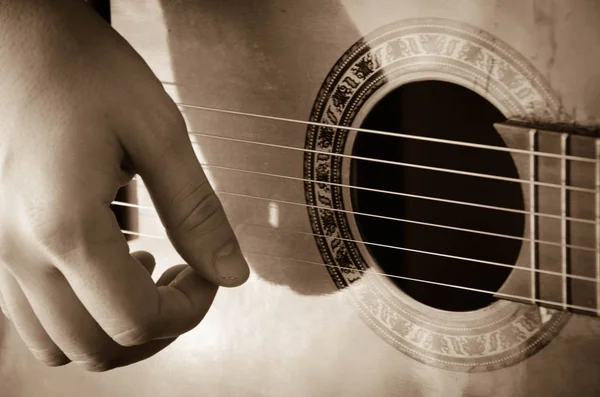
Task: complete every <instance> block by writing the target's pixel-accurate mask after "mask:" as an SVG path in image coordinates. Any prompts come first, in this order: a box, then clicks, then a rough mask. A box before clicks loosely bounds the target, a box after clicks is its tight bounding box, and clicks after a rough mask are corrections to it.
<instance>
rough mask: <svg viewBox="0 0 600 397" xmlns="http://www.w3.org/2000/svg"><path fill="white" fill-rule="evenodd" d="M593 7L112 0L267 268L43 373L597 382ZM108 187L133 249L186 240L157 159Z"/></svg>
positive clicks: (241, 233)
mask: <svg viewBox="0 0 600 397" xmlns="http://www.w3.org/2000/svg"><path fill="white" fill-rule="evenodd" d="M599 19H600V14H599V10H598V7H597V5H595V4H593V3H592V2H585V1H571V2H561V1H559V0H554V1H547V2H538V1H520V2H517V1H508V0H506V1H504V0H501V1H496V2H477V1H461V2H448V1H442V0H426V1H420V2H413V1H408V0H396V1H386V0H378V1H370V2H367V1H346V0H319V1H316V0H305V1H289V0H277V1H275V0H273V1H272V0H266V1H261V2H255V1H241V0H226V1H199V0H198V1H194V0H178V1H174V0H162V1H161V0H136V1H131V0H113V1H112V23H113V26H114V27H115V29H117V30H118V31H119V32H120V33H121V34H122V35H123V36H124V37H125V38H126V39H127V40H128V41H129V42H130V43H131V45H132V46H133V47H134V48H135V49H136V50H138V51H139V52H140V54H141V55H142V56H143V57H144V59H145V60H146V61H147V62H148V64H149V65H150V67H151V68H152V69H153V70H154V71H155V73H156V74H157V75H158V77H159V78H160V79H161V81H162V82H163V84H164V87H165V89H166V90H167V91H168V92H169V93H170V94H171V95H172V97H173V99H174V100H175V102H176V103H177V104H178V105H179V107H180V109H181V111H182V112H183V114H184V116H185V119H186V122H187V125H188V129H189V132H190V139H191V141H192V143H193V145H194V147H195V149H196V152H197V155H198V158H199V160H200V162H201V163H202V164H203V166H204V168H205V170H206V172H207V174H208V175H209V177H210V180H211V183H212V184H213V187H214V188H215V189H216V190H217V192H218V194H219V196H220V198H221V199H222V201H223V204H224V206H225V209H226V212H227V215H228V217H229V219H230V221H231V223H232V225H233V226H234V228H235V231H236V233H237V235H238V238H239V240H240V243H241V246H242V249H243V251H244V253H245V255H246V257H247V259H248V262H249V264H250V266H251V269H252V276H251V278H250V280H249V281H248V283H247V284H246V285H244V286H243V287H241V288H238V289H232V290H222V291H220V293H219V295H218V297H217V300H216V302H215V306H214V308H213V309H212V310H211V312H210V313H209V315H208V316H207V318H206V319H205V321H204V322H203V323H202V324H201V325H200V326H199V327H198V328H197V329H195V330H194V331H192V332H190V333H189V334H187V335H185V336H183V337H182V338H180V339H179V340H178V341H177V342H176V343H174V344H173V345H172V346H171V347H170V348H169V349H167V350H166V351H164V352H162V353H161V354H159V355H158V356H156V357H154V358H152V359H150V360H148V361H146V362H143V363H139V364H137V365H135V366H132V367H129V368H125V369H122V370H119V371H116V372H114V373H110V374H107V376H106V377H103V378H98V377H94V376H89V377H87V375H85V377H82V376H81V375H77V376H74V375H73V374H70V375H69V372H63V373H62V375H56V374H58V373H57V372H45V371H44V370H42V369H39V370H36V371H39V374H38V372H36V374H37V375H36V376H39V377H40V378H41V379H43V382H42V383H43V384H45V385H47V386H48V385H50V386H51V387H50V389H52V390H60V392H57V393H58V394H55V395H63V394H61V392H64V393H67V394H68V393H69V392H70V391H73V390H75V387H76V386H77V387H82V386H85V387H87V388H88V390H97V391H98V394H99V395H105V394H110V395H115V396H131V395H153V396H163V395H164V396H167V395H168V396H171V395H181V396H190V395H200V394H201V395H210V396H488V395H489V396H532V395H540V396H570V395H577V396H598V395H600V322H599V321H598V319H597V316H598V314H599V313H600V284H599V282H600V253H599V248H600V247H599V245H600V238H599V237H600V223H599V217H600V187H599V186H600V169H599V167H600V166H599V162H598V158H599V156H600V144H599V141H598V140H597V136H598V135H597V133H598V129H597V126H598V125H599V124H600V106H598V104H599V103H598V97H599V96H598V95H599V94H598V93H599V92H600V80H599V79H598V77H597V76H598V70H597V65H598V64H599V61H600V51H598V48H600V24H599V23H598V20H599ZM594 76H596V77H594ZM113 205H114V207H115V209H120V211H121V213H123V214H124V215H125V216H124V217H123V219H122V227H123V232H124V233H125V234H127V235H128V236H129V238H130V244H131V246H132V249H148V250H150V251H152V252H153V253H156V254H157V256H158V259H159V262H160V264H159V265H160V266H164V267H167V266H170V265H171V264H173V263H174V262H176V261H178V258H177V255H176V254H175V252H174V250H173V249H172V247H171V246H170V244H169V242H168V241H167V240H166V236H165V234H164V231H163V230H162V227H161V225H160V222H159V220H158V218H157V215H156V212H155V211H154V209H153V206H152V203H151V201H150V199H149V197H148V195H147V193H146V191H145V188H144V185H143V181H142V180H141V179H135V180H134V181H133V182H132V183H131V186H129V187H128V190H127V194H126V195H124V196H123V197H119V198H118V199H117V200H116V201H115V202H114V203H113ZM160 270H161V269H157V273H160ZM51 374H54V375H51ZM54 376H56V377H54ZM24 387H29V388H30V389H27V390H28V391H30V392H31V393H33V394H30V395H34V394H35V392H39V390H41V389H37V388H38V387H39V386H35V385H30V386H24Z"/></svg>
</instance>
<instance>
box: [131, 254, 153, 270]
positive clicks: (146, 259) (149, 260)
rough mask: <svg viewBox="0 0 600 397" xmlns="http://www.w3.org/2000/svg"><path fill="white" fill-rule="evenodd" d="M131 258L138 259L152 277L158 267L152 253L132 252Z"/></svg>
mask: <svg viewBox="0 0 600 397" xmlns="http://www.w3.org/2000/svg"><path fill="white" fill-rule="evenodd" d="M131 256H133V257H134V258H135V259H137V261H138V262H140V264H141V265H142V266H143V267H144V268H145V269H146V271H147V272H148V273H149V274H150V275H152V273H153V272H154V268H155V267H156V260H155V259H154V257H153V256H152V254H151V253H149V252H146V251H136V252H132V253H131Z"/></svg>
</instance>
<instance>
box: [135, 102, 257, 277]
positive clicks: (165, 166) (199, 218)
mask: <svg viewBox="0 0 600 397" xmlns="http://www.w3.org/2000/svg"><path fill="white" fill-rule="evenodd" d="M175 112H177V116H178V117H176V120H175V122H172V123H170V124H165V127H164V128H159V129H157V128H156V124H155V125H154V126H153V127H154V128H152V132H149V133H148V132H146V131H143V132H141V133H140V134H139V135H138V138H139V137H141V138H142V139H137V140H134V141H133V142H132V143H131V144H130V145H127V141H125V142H124V143H125V146H126V148H125V149H126V151H127V154H128V155H129V157H130V161H131V162H132V164H133V166H134V167H135V169H136V171H137V172H138V174H139V175H140V176H141V177H142V179H143V181H144V183H145V185H146V187H147V188H148V191H149V193H150V197H151V198H152V201H153V203H154V205H155V207H156V209H157V211H158V214H159V216H160V218H161V221H162V223H163V225H164V226H165V228H166V230H167V234H168V236H169V239H170V240H171V242H172V244H173V246H174V247H175V249H176V250H177V252H178V253H179V255H181V257H182V258H183V259H184V260H185V261H186V262H187V263H188V264H189V265H190V266H191V267H192V268H193V269H195V270H196V271H197V272H198V273H199V274H200V275H201V276H203V277H204V278H205V279H206V280H208V281H210V282H211V283H213V284H215V285H220V286H225V287H234V286H238V285H240V284H243V283H244V282H245V281H246V280H247V279H248V275H249V269H248V265H247V263H246V261H245V259H244V257H243V256H242V252H241V250H240V246H239V244H238V242H237V239H236V237H235V235H234V233H233V230H232V228H231V225H230V224H229V221H228V220H227V217H226V216H225V212H224V210H223V206H222V205H221V202H220V201H219V199H218V197H217V195H216V194H215V192H214V190H213V188H212V187H211V185H210V183H209V182H208V179H207V178H206V175H205V174H204V171H203V170H202V167H201V166H200V164H199V162H198V160H197V158H196V155H195V154H194V151H193V149H192V145H191V142H190V139H189V136H188V133H187V129H186V127H185V122H184V121H183V118H182V117H181V114H180V113H179V112H178V110H177V108H175ZM163 120H164V119H163ZM160 130H162V131H160Z"/></svg>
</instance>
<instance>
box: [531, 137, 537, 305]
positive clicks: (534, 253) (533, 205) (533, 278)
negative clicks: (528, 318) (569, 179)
mask: <svg viewBox="0 0 600 397" xmlns="http://www.w3.org/2000/svg"><path fill="white" fill-rule="evenodd" d="M536 138H537V131H536V130H535V129H531V130H529V150H531V151H532V152H535V151H537V139H536ZM536 165H537V161H536V157H535V156H534V155H533V154H532V155H530V156H529V180H530V181H535V180H536V178H537V172H536V168H537V167H536ZM536 190H537V189H536V185H534V184H530V185H529V238H530V239H531V244H529V266H530V267H531V270H532V271H531V274H530V286H529V288H530V293H531V300H532V303H534V304H535V303H536V299H537V298H538V288H537V282H538V279H537V277H536V274H535V273H534V271H535V269H536V268H537V244H536V243H535V242H534V241H535V240H536V239H537V227H536V215H535V214H536V212H537V205H536V203H537V197H536Z"/></svg>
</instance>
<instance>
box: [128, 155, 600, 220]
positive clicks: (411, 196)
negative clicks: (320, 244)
mask: <svg viewBox="0 0 600 397" xmlns="http://www.w3.org/2000/svg"><path fill="white" fill-rule="evenodd" d="M200 164H201V165H202V167H204V168H216V169H222V170H228V171H235V172H241V173H247V174H252V175H261V176H268V177H274V178H281V179H289V180H294V181H301V182H310V183H314V184H323V185H329V186H338V187H343V188H347V189H356V190H364V191H369V192H374V193H382V194H390V195H395V196H402V197H410V198H416V199H420V200H430V201H438V202H442V203H447V204H456V205H462V206H467V207H474V208H482V209H488V210H495V211H504V212H512V213H517V214H524V215H535V216H538V217H544V218H552V219H560V220H563V219H564V220H567V221H571V222H579V223H586V224H591V225H595V224H596V221H595V220H592V219H585V218H577V217H572V216H561V215H555V214H549V213H546V212H535V211H534V212H532V211H527V210H519V209H516V208H508V207H498V206H494V205H486V204H479V203H470V202H467V201H458V200H450V199H443V198H439V197H431V196H422V195H418V194H411V193H404V192H397V191H393V190H383V189H375V188H369V187H364V186H357V185H346V184H343V183H336V182H327V181H319V180H317V179H308V178H300V177H295V176H289V175H282V174H273V173H269V172H262V171H253V170H248V169H243V168H235V167H227V166H223V165H217V164H208V163H203V162H201V163H200ZM134 180H135V178H134Z"/></svg>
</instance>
